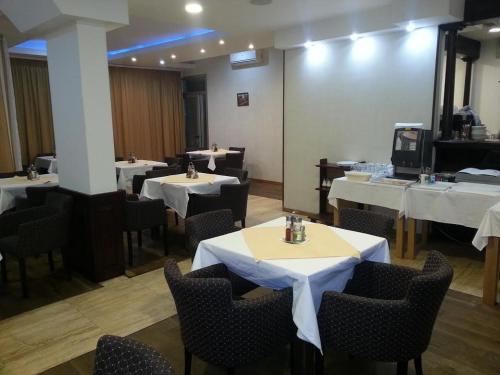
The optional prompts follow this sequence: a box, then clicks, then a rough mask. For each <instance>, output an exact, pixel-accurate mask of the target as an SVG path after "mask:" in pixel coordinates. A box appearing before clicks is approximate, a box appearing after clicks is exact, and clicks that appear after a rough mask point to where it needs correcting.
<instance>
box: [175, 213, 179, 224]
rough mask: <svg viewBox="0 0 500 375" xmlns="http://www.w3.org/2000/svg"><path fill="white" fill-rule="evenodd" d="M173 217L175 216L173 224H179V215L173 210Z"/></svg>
mask: <svg viewBox="0 0 500 375" xmlns="http://www.w3.org/2000/svg"><path fill="white" fill-rule="evenodd" d="M174 217H175V225H179V215H177V212H174Z"/></svg>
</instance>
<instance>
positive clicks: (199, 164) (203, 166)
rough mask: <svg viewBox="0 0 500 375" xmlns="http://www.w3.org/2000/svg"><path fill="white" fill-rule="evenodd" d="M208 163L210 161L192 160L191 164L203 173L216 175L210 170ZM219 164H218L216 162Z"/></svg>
mask: <svg viewBox="0 0 500 375" xmlns="http://www.w3.org/2000/svg"><path fill="white" fill-rule="evenodd" d="M208 162H209V159H194V160H191V163H193V165H194V168H195V169H196V170H197V171H198V172H201V173H214V172H213V171H212V170H210V169H208ZM216 164H217V162H216Z"/></svg>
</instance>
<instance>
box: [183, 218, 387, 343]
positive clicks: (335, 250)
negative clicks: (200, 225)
mask: <svg viewBox="0 0 500 375" xmlns="http://www.w3.org/2000/svg"><path fill="white" fill-rule="evenodd" d="M285 224H286V218H285V217H280V218H277V219H274V220H271V221H268V222H266V223H263V224H260V225H258V226H255V227H251V228H245V229H242V230H240V231H237V232H233V233H229V234H226V235H223V236H219V237H215V238H211V239H208V240H204V241H201V242H200V244H199V245H198V248H197V250H196V254H195V257H194V260H193V265H192V270H197V269H200V268H203V267H207V266H211V265H214V264H218V263H223V264H224V265H226V266H227V268H228V269H229V270H230V271H231V272H234V273H236V274H237V275H239V276H241V277H243V278H245V279H247V280H249V281H252V282H253V283H255V284H257V285H259V286H262V287H266V288H272V289H283V288H288V287H291V288H293V306H292V315H293V320H294V322H295V325H296V326H297V336H298V338H300V339H301V340H303V341H305V342H308V343H311V344H312V345H314V346H315V347H316V348H318V349H319V350H322V347H321V338H320V333H319V328H318V322H317V319H316V314H317V312H318V309H319V307H320V304H321V299H322V296H323V293H324V292H325V291H337V292H341V291H343V290H344V288H345V286H346V284H347V281H348V280H349V279H350V278H352V275H353V271H354V267H355V266H356V264H358V263H360V262H362V261H365V260H369V261H374V262H384V263H390V256H389V246H388V243H387V240H386V239H385V238H381V237H376V236H372V235H368V234H364V233H359V232H354V231H349V230H345V229H341V228H337V227H330V226H326V225H323V224H315V223H310V222H304V224H305V233H306V238H307V239H306V241H305V242H304V243H303V244H288V243H285V242H284V241H283V236H284V234H285Z"/></svg>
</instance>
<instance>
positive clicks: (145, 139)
mask: <svg viewBox="0 0 500 375" xmlns="http://www.w3.org/2000/svg"><path fill="white" fill-rule="evenodd" d="M109 73H110V85H111V103H112V111H113V131H114V141H115V154H116V155H120V156H124V157H126V156H127V155H128V153H129V152H133V153H135V155H136V156H137V157H138V158H140V159H147V160H163V158H164V157H165V156H173V155H175V154H176V153H180V152H183V150H184V145H185V136H184V108H183V99H182V84H181V77H180V73H177V72H169V71H161V70H146V69H133V68H118V67H111V68H110V69H109Z"/></svg>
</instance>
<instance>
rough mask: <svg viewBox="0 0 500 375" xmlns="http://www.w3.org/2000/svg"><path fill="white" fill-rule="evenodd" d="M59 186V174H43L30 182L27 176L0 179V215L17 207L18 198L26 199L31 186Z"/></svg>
mask: <svg viewBox="0 0 500 375" xmlns="http://www.w3.org/2000/svg"><path fill="white" fill-rule="evenodd" d="M58 184H59V178H58V176H57V174H52V173H49V174H43V175H40V177H39V178H38V179H36V180H28V178H27V177H26V176H14V177H10V178H2V179H0V214H1V213H3V212H5V211H7V210H9V209H11V208H14V207H15V199H16V197H26V188H27V187H29V186H56V185H58Z"/></svg>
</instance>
